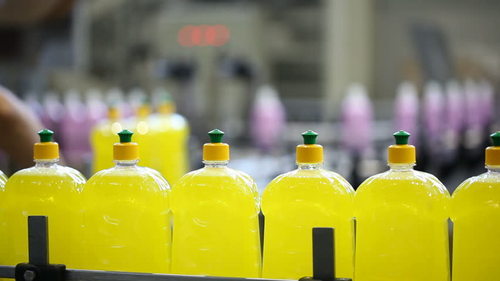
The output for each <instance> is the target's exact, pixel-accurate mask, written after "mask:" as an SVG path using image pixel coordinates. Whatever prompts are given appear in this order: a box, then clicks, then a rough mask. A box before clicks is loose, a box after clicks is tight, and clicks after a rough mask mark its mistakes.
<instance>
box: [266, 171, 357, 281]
mask: <svg viewBox="0 0 500 281" xmlns="http://www.w3.org/2000/svg"><path fill="white" fill-rule="evenodd" d="M353 198H354V189H353V188H352V187H351V185H349V183H348V182H347V181H346V180H345V179H344V178H342V177H341V176H340V175H338V174H336V173H334V172H330V171H326V170H323V169H297V170H294V171H291V172H289V173H286V174H283V175H280V176H278V177H277V178H275V179H274V180H273V181H272V182H271V183H269V185H268V186H267V187H266V189H265V190H264V193H263V195H262V212H263V213H264V216H265V228H264V229H265V234H264V235H265V236H264V260H263V269H262V276H263V277H264V278H274V279H294V280H297V279H300V278H301V277H305V276H312V273H313V270H312V228H313V227H334V228H335V238H336V239H335V257H336V262H335V266H336V271H337V275H338V276H339V277H346V278H351V277H352V274H353V263H354V260H353V259H354V257H353V251H354V237H353V232H354V225H353V219H352V217H353V211H354V210H353Z"/></svg>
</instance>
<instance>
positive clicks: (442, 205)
mask: <svg viewBox="0 0 500 281" xmlns="http://www.w3.org/2000/svg"><path fill="white" fill-rule="evenodd" d="M449 197H450V196H449V193H448V191H447V190H446V188H445V187H444V186H443V185H442V184H441V183H440V182H439V180H438V179H437V178H436V177H434V176H432V175H430V174H427V173H423V172H419V171H415V170H413V168H412V165H409V164H408V165H405V164H402V165H392V166H391V169H390V170H389V171H387V172H385V173H381V174H378V175H375V176H373V177H370V178H369V179H367V180H366V181H365V182H364V183H363V184H361V186H360V187H359V188H358V190H357V191H356V195H355V200H354V201H355V217H356V255H355V256H356V259H355V273H354V278H355V280H357V281H379V280H384V281H400V280H405V281H422V280H426V281H447V280H449V279H450V274H449V269H450V268H449V262H450V260H449V246H448V245H449V244H448V243H449V242H448V224H447V219H448V204H449Z"/></svg>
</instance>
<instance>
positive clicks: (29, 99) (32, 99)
mask: <svg viewBox="0 0 500 281" xmlns="http://www.w3.org/2000/svg"><path fill="white" fill-rule="evenodd" d="M24 102H25V103H26V104H27V105H28V107H29V108H30V109H31V110H32V111H33V112H34V113H35V115H36V116H37V117H38V118H40V120H41V119H42V116H43V114H44V113H43V111H44V108H43V106H42V104H41V103H40V101H39V100H38V98H37V95H36V94H35V93H33V92H30V93H27V94H26V95H25V97H24ZM44 125H45V124H44Z"/></svg>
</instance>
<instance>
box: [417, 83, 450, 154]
mask: <svg viewBox="0 0 500 281" xmlns="http://www.w3.org/2000/svg"><path fill="white" fill-rule="evenodd" d="M422 106H423V108H422V111H423V116H422V117H423V125H424V127H423V132H424V139H425V140H426V142H427V144H428V147H429V148H430V149H432V148H436V147H439V145H438V144H439V143H440V142H441V136H442V134H441V130H442V129H443V128H444V122H445V116H446V115H445V100H444V95H443V89H442V88H441V85H439V83H438V82H436V81H429V82H427V83H426V84H425V87H424V97H423V104H422Z"/></svg>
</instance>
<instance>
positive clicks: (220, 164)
mask: <svg viewBox="0 0 500 281" xmlns="http://www.w3.org/2000/svg"><path fill="white" fill-rule="evenodd" d="M228 163H229V161H206V160H203V164H205V168H225V167H227V164H228Z"/></svg>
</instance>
